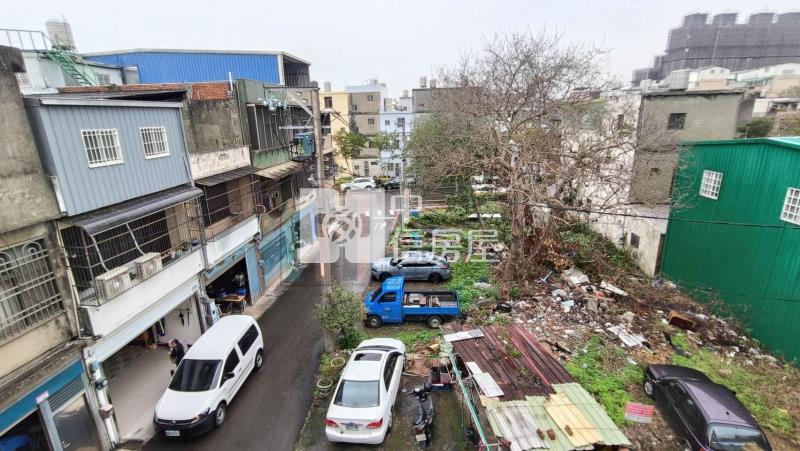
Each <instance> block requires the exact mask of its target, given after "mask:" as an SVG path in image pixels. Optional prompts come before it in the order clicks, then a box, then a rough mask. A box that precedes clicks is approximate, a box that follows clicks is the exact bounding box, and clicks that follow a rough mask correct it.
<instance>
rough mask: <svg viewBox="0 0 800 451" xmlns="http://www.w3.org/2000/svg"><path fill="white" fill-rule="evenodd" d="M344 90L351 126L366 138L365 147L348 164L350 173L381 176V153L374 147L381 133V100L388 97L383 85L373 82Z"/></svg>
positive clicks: (374, 80)
mask: <svg viewBox="0 0 800 451" xmlns="http://www.w3.org/2000/svg"><path fill="white" fill-rule="evenodd" d="M345 91H347V98H348V100H347V101H348V105H349V108H350V111H349V116H350V127H351V129H353V130H355V131H357V132H359V133H361V134H362V135H364V136H365V137H366V138H367V147H366V148H365V149H363V150H362V151H361V155H360V156H359V157H358V158H355V159H353V160H352V161H351V163H350V164H351V165H352V168H350V171H351V172H352V175H354V176H356V175H363V176H375V175H381V166H380V150H379V149H378V148H377V147H376V146H375V143H374V138H376V137H377V136H378V135H379V134H380V132H381V127H380V119H381V118H380V114H381V112H382V111H383V110H384V108H383V103H384V102H383V99H385V98H386V97H387V95H386V85H385V84H384V83H380V82H378V80H377V79H372V80H369V82H368V83H367V84H364V85H357V86H346V87H345Z"/></svg>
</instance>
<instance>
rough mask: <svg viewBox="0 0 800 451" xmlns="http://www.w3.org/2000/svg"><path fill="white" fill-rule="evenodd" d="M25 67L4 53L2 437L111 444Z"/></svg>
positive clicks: (0, 91) (0, 66)
mask: <svg viewBox="0 0 800 451" xmlns="http://www.w3.org/2000/svg"><path fill="white" fill-rule="evenodd" d="M23 69H24V64H23V56H22V53H21V52H20V51H19V50H18V49H14V48H10V47H0V117H2V118H3V121H4V123H3V130H4V136H3V145H2V146H0V158H2V160H3V164H2V165H0V243H2V244H0V356H2V358H0V441H3V442H5V440H4V439H6V438H9V437H17V436H24V437H27V440H28V443H27V446H28V447H30V448H31V449H53V450H63V449H65V448H66V447H67V446H74V447H75V448H84V449H98V448H105V447H107V446H108V439H107V437H106V436H105V435H104V434H103V432H102V430H101V429H100V428H98V425H99V424H100V423H101V422H102V419H101V418H100V416H99V413H98V405H97V400H96V398H95V396H94V393H93V390H92V389H91V388H90V385H89V380H88V379H87V377H86V373H85V370H84V365H83V360H82V354H81V349H82V347H83V344H84V341H83V340H82V339H81V338H82V334H81V331H80V330H79V328H78V326H77V323H76V318H75V315H74V314H73V311H74V310H73V309H74V304H73V301H72V299H73V298H72V296H71V290H70V288H69V283H68V282H67V273H66V262H65V259H64V256H63V254H62V253H61V251H60V248H59V246H58V237H57V227H56V224H55V222H54V219H56V218H58V217H59V216H60V215H61V212H60V211H59V206H58V202H57V199H56V196H55V194H54V192H53V189H52V186H51V180H50V178H49V177H48V176H47V175H46V173H45V171H44V170H43V166H42V163H41V161H40V159H39V155H38V154H37V149H36V145H35V141H34V137H33V134H32V131H31V127H30V125H29V122H28V118H27V116H26V113H25V108H24V106H23V101H22V96H21V93H20V91H19V86H18V81H17V80H18V77H17V76H16V73H19V72H20V71H22V70H23Z"/></svg>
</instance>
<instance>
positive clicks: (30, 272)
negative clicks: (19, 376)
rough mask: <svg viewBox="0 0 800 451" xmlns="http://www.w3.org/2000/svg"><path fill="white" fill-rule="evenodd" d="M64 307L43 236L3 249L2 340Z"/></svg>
mask: <svg viewBox="0 0 800 451" xmlns="http://www.w3.org/2000/svg"><path fill="white" fill-rule="evenodd" d="M63 311H64V305H63V302H62V298H61V293H59V291H58V287H57V285H56V281H55V274H54V273H53V271H52V268H51V265H50V261H49V253H48V250H47V249H46V248H45V247H44V245H43V242H42V241H41V240H36V241H30V242H27V243H23V244H20V245H17V246H14V247H9V248H6V249H3V250H0V343H5V342H6V341H8V340H10V339H12V338H14V337H16V336H18V335H21V334H23V333H25V332H27V331H28V330H30V329H33V328H35V327H36V326H38V325H39V324H42V323H44V322H46V321H48V320H49V319H51V318H53V317H55V316H58V315H59V314H61V313H62V312H63Z"/></svg>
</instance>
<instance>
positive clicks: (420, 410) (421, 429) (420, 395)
mask: <svg viewBox="0 0 800 451" xmlns="http://www.w3.org/2000/svg"><path fill="white" fill-rule="evenodd" d="M430 393H431V384H429V383H427V382H426V383H425V385H423V386H417V387H414V389H413V390H412V391H411V395H412V396H414V397H415V398H417V401H418V403H417V406H416V409H415V412H414V436H415V438H416V440H417V445H419V447H420V448H427V447H428V446H430V444H431V440H432V439H433V397H432V396H431V394H430Z"/></svg>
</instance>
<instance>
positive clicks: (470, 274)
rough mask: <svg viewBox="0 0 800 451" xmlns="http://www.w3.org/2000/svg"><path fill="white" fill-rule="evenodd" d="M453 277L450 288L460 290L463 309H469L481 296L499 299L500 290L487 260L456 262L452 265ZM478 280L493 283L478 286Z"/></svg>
mask: <svg viewBox="0 0 800 451" xmlns="http://www.w3.org/2000/svg"><path fill="white" fill-rule="evenodd" d="M450 268H451V270H452V278H451V279H450V282H449V283H448V284H447V289H448V290H455V291H458V295H459V298H460V299H461V310H462V311H468V310H470V308H471V307H472V305H473V304H474V303H475V301H477V300H478V299H480V298H482V297H483V298H485V299H497V296H498V294H499V290H498V289H497V287H496V286H495V284H494V282H495V281H494V278H493V277H492V267H491V265H490V264H489V263H487V262H454V263H452V264H451V265H450ZM476 282H483V283H487V284H491V287H476V286H475V283H476Z"/></svg>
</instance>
